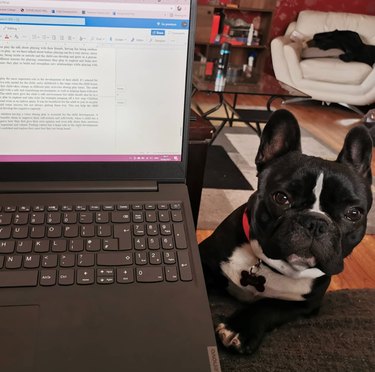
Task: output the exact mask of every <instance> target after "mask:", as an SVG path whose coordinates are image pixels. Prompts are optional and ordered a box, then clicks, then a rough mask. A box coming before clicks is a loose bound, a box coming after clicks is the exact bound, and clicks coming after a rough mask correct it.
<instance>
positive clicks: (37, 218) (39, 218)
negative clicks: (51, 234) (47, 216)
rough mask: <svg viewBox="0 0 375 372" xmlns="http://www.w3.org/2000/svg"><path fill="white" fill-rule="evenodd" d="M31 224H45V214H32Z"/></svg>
mask: <svg viewBox="0 0 375 372" xmlns="http://www.w3.org/2000/svg"><path fill="white" fill-rule="evenodd" d="M30 223H31V224H32V225H41V224H43V223H44V213H43V212H35V213H32V214H31V216H30Z"/></svg>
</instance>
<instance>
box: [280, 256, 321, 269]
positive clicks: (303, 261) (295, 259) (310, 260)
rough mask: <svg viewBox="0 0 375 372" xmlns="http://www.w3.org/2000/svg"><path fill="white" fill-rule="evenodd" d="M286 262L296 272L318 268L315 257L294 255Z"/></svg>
mask: <svg viewBox="0 0 375 372" xmlns="http://www.w3.org/2000/svg"><path fill="white" fill-rule="evenodd" d="M286 260H287V261H288V263H289V264H290V266H292V267H293V269H294V270H296V271H303V270H306V269H309V268H311V267H315V266H316V258H315V257H314V256H310V257H301V256H298V255H296V254H295V253H293V254H291V255H290V256H288V257H287V259H286Z"/></svg>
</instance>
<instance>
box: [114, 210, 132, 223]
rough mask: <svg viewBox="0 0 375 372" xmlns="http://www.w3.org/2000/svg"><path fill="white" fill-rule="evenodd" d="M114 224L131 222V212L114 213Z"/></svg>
mask: <svg viewBox="0 0 375 372" xmlns="http://www.w3.org/2000/svg"><path fill="white" fill-rule="evenodd" d="M112 222H114V223H128V222H130V212H113V213H112Z"/></svg>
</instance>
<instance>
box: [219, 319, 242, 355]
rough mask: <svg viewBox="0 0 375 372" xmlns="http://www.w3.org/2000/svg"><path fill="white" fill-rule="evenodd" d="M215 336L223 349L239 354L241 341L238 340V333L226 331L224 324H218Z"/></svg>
mask: <svg viewBox="0 0 375 372" xmlns="http://www.w3.org/2000/svg"><path fill="white" fill-rule="evenodd" d="M216 334H217V335H218V337H219V339H220V341H221V342H222V344H223V345H224V346H225V347H227V348H232V349H235V350H237V351H238V352H240V353H241V341H240V338H239V335H240V334H239V333H236V332H234V331H232V330H230V329H228V328H227V325H226V324H224V323H220V324H219V325H218V326H217V327H216Z"/></svg>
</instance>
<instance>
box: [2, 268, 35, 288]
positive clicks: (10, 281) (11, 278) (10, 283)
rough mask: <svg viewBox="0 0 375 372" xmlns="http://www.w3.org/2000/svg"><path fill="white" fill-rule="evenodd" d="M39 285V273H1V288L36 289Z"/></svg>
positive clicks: (31, 271)
mask: <svg viewBox="0 0 375 372" xmlns="http://www.w3.org/2000/svg"><path fill="white" fill-rule="evenodd" d="M37 284H38V271H36V270H30V271H0V288H4V287H35V286H36V285H37Z"/></svg>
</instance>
